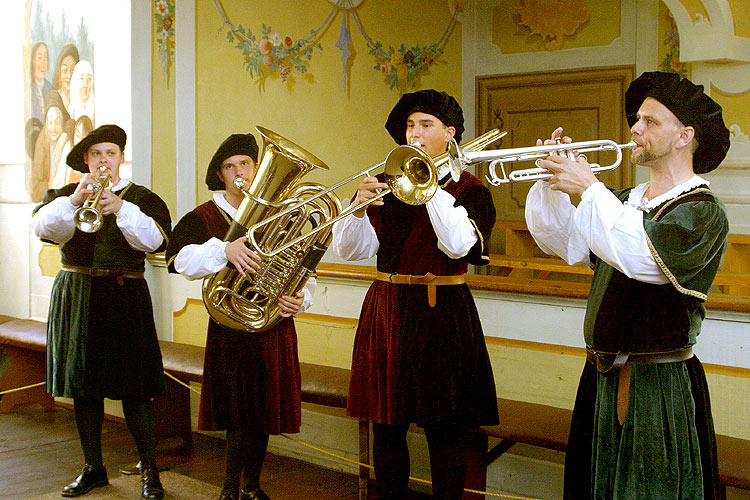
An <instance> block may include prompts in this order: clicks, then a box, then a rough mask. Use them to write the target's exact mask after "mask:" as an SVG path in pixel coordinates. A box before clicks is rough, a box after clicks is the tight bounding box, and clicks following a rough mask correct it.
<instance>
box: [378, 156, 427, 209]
mask: <svg viewBox="0 0 750 500" xmlns="http://www.w3.org/2000/svg"><path fill="white" fill-rule="evenodd" d="M383 173H384V175H385V181H386V182H387V183H388V186H389V187H390V188H391V192H393V195H394V196H395V197H396V198H398V199H399V200H401V201H403V202H404V203H407V204H409V205H422V204H424V203H427V201H428V200H429V199H430V198H432V196H433V195H434V194H435V191H436V190H437V185H438V184H437V168H436V167H435V163H434V162H433V160H432V158H430V156H429V155H428V154H427V153H425V152H424V151H423V150H422V149H421V148H418V147H414V146H399V147H396V148H394V149H392V150H391V152H390V153H388V156H387V157H386V159H385V170H384V172H383Z"/></svg>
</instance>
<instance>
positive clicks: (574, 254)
mask: <svg viewBox="0 0 750 500" xmlns="http://www.w3.org/2000/svg"><path fill="white" fill-rule="evenodd" d="M701 185H708V181H706V180H705V179H702V178H701V177H698V176H693V177H692V178H691V179H690V180H688V181H686V182H684V183H682V184H680V185H678V186H676V187H674V188H672V189H671V190H670V191H668V192H666V193H664V194H662V195H660V196H658V197H656V198H654V199H653V200H647V199H645V198H644V197H643V195H644V193H645V192H646V190H647V189H648V183H643V184H640V185H639V186H637V187H635V188H633V189H632V190H631V191H630V194H629V197H628V200H627V201H626V202H625V203H622V202H621V201H620V200H619V199H618V198H617V197H616V196H615V195H614V194H612V192H611V191H609V189H607V187H606V186H605V185H604V184H603V183H601V182H597V183H596V184H592V185H591V186H589V187H588V189H586V191H584V192H583V195H582V196H581V203H579V204H578V207H575V206H573V204H572V203H571V202H570V197H569V196H568V195H567V194H565V193H562V192H560V191H553V190H552V189H550V187H549V183H548V182H545V181H537V182H536V183H535V184H534V186H532V188H531V190H530V191H529V194H528V196H527V198H526V224H527V226H528V228H529V231H530V232H531V235H532V236H533V237H534V241H536V243H537V245H539V248H541V249H542V250H543V251H544V252H545V253H547V254H556V255H559V256H560V257H562V258H563V259H564V260H565V261H566V262H567V263H568V264H570V265H574V264H581V263H583V264H588V263H589V262H590V260H589V252H590V251H591V252H593V253H594V254H595V255H597V256H598V257H599V258H600V259H602V260H603V261H604V262H606V263H607V264H609V265H611V266H612V267H614V268H615V269H617V270H618V271H620V272H622V273H623V274H625V275H626V276H628V277H629V278H632V279H636V280H638V281H643V282H646V283H652V284H664V283H668V279H667V277H666V276H665V275H664V273H663V272H662V271H661V269H660V268H659V266H658V265H657V264H656V260H655V259H654V256H653V255H652V254H651V251H650V249H649V247H648V244H647V243H646V230H645V228H644V226H643V213H644V212H649V211H651V210H652V209H653V208H654V207H657V206H659V205H661V204H662V203H664V202H665V201H667V200H671V199H672V198H675V197H677V196H679V195H680V194H682V193H684V192H687V191H689V190H691V189H693V188H695V187H697V186H701Z"/></svg>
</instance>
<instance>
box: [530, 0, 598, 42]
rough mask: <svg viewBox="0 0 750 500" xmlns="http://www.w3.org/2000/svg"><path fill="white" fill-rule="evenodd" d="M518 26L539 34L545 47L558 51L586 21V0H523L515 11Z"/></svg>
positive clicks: (587, 14) (587, 18)
mask: <svg viewBox="0 0 750 500" xmlns="http://www.w3.org/2000/svg"><path fill="white" fill-rule="evenodd" d="M516 15H517V23H518V25H519V26H520V27H521V28H523V29H527V30H528V31H529V34H530V35H532V36H540V37H541V38H542V41H543V42H544V47H545V49H547V50H560V49H562V47H563V44H564V43H565V39H566V38H568V37H571V36H573V35H575V33H576V31H578V28H580V27H581V26H582V25H583V24H584V23H586V22H588V20H589V12H588V9H587V8H586V1H585V0H551V1H550V0H522V1H521V5H520V6H519V7H518V9H517V10H516Z"/></svg>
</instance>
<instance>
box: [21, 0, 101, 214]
mask: <svg viewBox="0 0 750 500" xmlns="http://www.w3.org/2000/svg"><path fill="white" fill-rule="evenodd" d="M49 6H55V9H59V7H57V6H59V2H54V1H52V0H46V1H45V0H34V1H32V2H31V18H30V26H29V32H30V35H31V41H32V45H31V50H30V59H29V70H30V71H29V75H28V85H27V86H26V97H27V101H29V102H30V106H29V107H28V108H27V109H30V116H27V117H26V121H25V123H26V125H25V131H24V133H25V138H26V154H27V155H28V160H30V161H27V164H29V165H28V168H27V172H26V190H27V192H28V194H29V196H30V198H31V200H32V201H34V202H39V201H41V200H42V198H43V197H44V193H45V192H46V191H47V190H48V189H50V188H60V187H62V186H64V185H66V184H69V183H71V182H76V181H77V180H78V179H79V178H80V174H78V173H77V172H75V171H74V170H72V169H71V168H70V167H69V166H68V165H67V164H66V162H65V160H66V157H67V155H68V152H70V149H71V148H72V147H73V145H74V144H76V143H77V142H78V141H80V140H81V139H82V138H83V137H85V136H86V134H88V133H89V132H91V130H93V129H94V127H95V126H96V106H95V102H96V100H95V92H94V90H95V81H94V69H93V54H94V44H93V42H92V41H91V40H90V39H89V37H88V33H89V31H88V27H87V24H86V23H87V19H86V18H85V17H81V18H80V20H75V23H74V24H73V25H72V26H71V25H68V23H69V22H71V20H72V19H71V18H70V17H68V16H66V15H65V13H64V12H63V14H62V15H59V11H58V10H50V9H48V7H49ZM71 33H75V35H73V34H71Z"/></svg>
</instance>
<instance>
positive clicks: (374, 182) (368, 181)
mask: <svg viewBox="0 0 750 500" xmlns="http://www.w3.org/2000/svg"><path fill="white" fill-rule="evenodd" d="M387 188H388V184H386V183H384V182H380V181H378V179H377V178H375V177H365V178H364V179H362V182H360V183H359V186H358V187H357V196H356V197H355V198H354V201H353V202H352V204H353V205H354V206H357V205H362V204H363V203H367V202H368V201H370V200H371V199H373V198H375V197H376V196H377V195H378V194H379V193H380V191H381V190H383V189H387ZM382 204H383V198H380V199H379V200H375V201H373V202H372V203H370V205H374V206H379V205H382ZM370 205H364V206H363V207H361V208H360V209H358V210H355V211H354V216H355V217H358V218H360V219H361V218H362V217H364V216H365V212H366V211H367V207H368V206H370Z"/></svg>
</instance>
